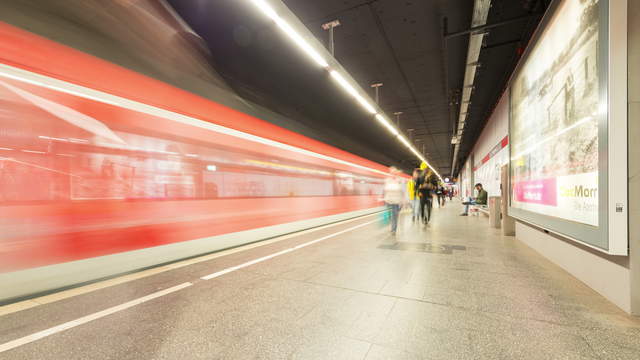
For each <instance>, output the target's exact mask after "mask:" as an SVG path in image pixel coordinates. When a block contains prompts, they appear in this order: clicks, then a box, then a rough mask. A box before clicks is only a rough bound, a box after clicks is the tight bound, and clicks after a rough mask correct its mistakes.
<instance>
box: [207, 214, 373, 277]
mask: <svg viewBox="0 0 640 360" xmlns="http://www.w3.org/2000/svg"><path fill="white" fill-rule="evenodd" d="M376 221H377V220H372V221H368V222H366V223H362V224H359V225H356V226H353V227H350V228H348V229H344V230H341V231H338V232H336V233H333V234H330V235H327V236H323V237H321V238H319V239H315V240H312V241H309V242H306V243H303V244H300V245H296V246H294V247H292V248H288V249H285V250H282V251H278V252H277V253H273V254H271V255H267V256H263V257H261V258H257V259H254V260H251V261H247V262H246V263H244V264H240V265H236V266H233V267H230V268H226V269H224V270H220V271H218V272H214V273H213V274H209V275H206V276H203V277H201V278H200V279H202V280H210V279H213V278H217V277H218V276H222V275H225V274H228V273H230V272H234V271H236V270H240V269H242V268H246V267H247V266H251V265H254V264H257V263H260V262H263V261H265V260H269V259H273V258H274V257H276V256H280V255H284V254H286V253H290V252H292V251H295V250H298V249H302V248H303V247H305V246H309V245H312V244H315V243H318V242H320V241H324V240H327V239H330V238H332V237H335V236H338V235H341V234H344V233H346V232H349V231H352V230H355V229H357V228H361V227H363V226H366V225H369V224H371V223H374V222H376Z"/></svg>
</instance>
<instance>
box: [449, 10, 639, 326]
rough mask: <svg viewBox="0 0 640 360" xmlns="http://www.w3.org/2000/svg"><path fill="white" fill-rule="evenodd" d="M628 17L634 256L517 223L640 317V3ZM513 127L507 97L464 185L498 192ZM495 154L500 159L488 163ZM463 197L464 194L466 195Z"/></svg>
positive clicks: (526, 239) (538, 245) (552, 256)
mask: <svg viewBox="0 0 640 360" xmlns="http://www.w3.org/2000/svg"><path fill="white" fill-rule="evenodd" d="M627 16H628V18H627V27H628V28H627V32H628V49H627V51H628V53H627V56H628V137H629V154H628V155H629V156H628V158H629V163H628V176H629V180H628V186H629V220H630V221H629V256H611V255H606V254H603V253H601V252H599V251H595V250H593V249H590V248H588V247H586V246H583V245H580V244H578V243H576V242H574V241H571V240H567V239H563V238H562V237H559V236H555V235H552V234H549V233H548V232H545V231H544V230H543V229H539V228H537V227H535V226H532V225H529V224H527V223H524V222H517V224H516V239H517V240H519V241H521V242H523V243H524V244H526V245H528V246H529V247H531V248H532V249H534V250H535V251H537V252H538V253H540V254H541V255H543V256H544V257H546V258H547V259H549V260H550V261H552V262H554V263H555V264H557V265H558V266H560V267H562V268H563V269H564V270H566V271H567V272H569V273H570V274H572V275H573V276H575V277H576V278H578V279H579V280H580V281H582V282H584V283H585V284H586V285H588V286H589V287H591V288H592V289H594V290H595V291H597V292H598V293H600V294H601V295H602V296H604V297H605V298H607V299H608V300H609V301H611V302H613V303H614V304H616V305H617V306H618V307H620V308H621V309H623V310H624V311H626V312H628V313H631V314H634V315H640V222H638V221H632V220H633V219H639V218H640V162H639V161H638V159H640V144H639V143H638V142H637V141H633V140H634V138H635V137H637V135H638V134H640V2H638V1H629V2H628V11H627ZM508 128H509V96H508V93H505V94H504V95H503V96H502V98H501V100H500V101H499V103H498V105H497V106H496V109H495V111H494V112H493V114H492V115H491V117H490V119H489V121H488V122H487V125H486V126H485V128H484V129H483V131H482V133H481V135H480V137H479V138H478V141H477V143H476V144H475V146H474V148H473V151H472V153H471V155H470V156H469V158H468V160H467V163H465V166H464V167H463V168H462V169H461V180H462V182H461V184H468V183H470V182H476V183H477V182H481V183H483V185H484V186H485V188H487V190H488V192H489V196H492V195H494V193H496V190H495V189H496V186H498V188H499V177H498V178H494V177H493V176H492V175H491V170H492V168H493V167H497V164H499V163H504V164H506V163H507V162H508V160H509V155H508V154H509V149H508V146H505V147H504V148H502V149H500V150H499V151H498V152H495V146H496V144H498V143H499V142H500V141H501V139H502V138H504V137H505V136H507V135H508ZM492 150H493V152H495V154H494V155H493V156H491V157H490V159H488V161H485V162H484V163H483V160H484V159H486V156H487V154H491V153H492ZM468 166H471V167H472V169H474V168H475V170H474V171H473V173H472V174H468V173H467V172H466V171H465V170H466V169H467V167H468ZM496 179H497V180H496ZM496 181H497V183H496ZM469 186H473V185H469ZM462 192H463V195H464V190H463V191H462ZM471 196H473V195H471Z"/></svg>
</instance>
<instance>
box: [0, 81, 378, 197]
mask: <svg viewBox="0 0 640 360" xmlns="http://www.w3.org/2000/svg"><path fill="white" fill-rule="evenodd" d="M83 106H84V105H83V103H81V102H80V103H78V105H77V107H78V109H74V108H71V107H69V106H67V105H65V104H62V103H56V102H53V101H51V100H50V99H47V98H44V97H42V96H41V95H37V94H34V93H31V92H29V91H28V90H25V89H24V88H22V87H21V86H20V84H19V83H17V82H14V83H10V82H9V80H0V108H1V109H2V111H1V112H0V128H1V129H2V130H1V131H2V133H0V188H1V189H2V191H1V192H0V201H2V202H20V201H43V200H51V201H60V200H98V199H101V200H105V199H203V198H205V199H211V198H234V197H283V196H336V195H378V194H380V191H381V184H382V180H381V179H380V178H371V177H367V176H362V175H359V174H356V173H349V172H344V171H337V170H334V169H328V168H322V167H318V166H313V165H309V164H304V163H298V162H293V161H291V160H288V159H283V158H274V156H273V155H272V156H265V155H262V156H260V154H256V153H252V152H251V151H250V150H242V149H237V148H236V149H233V148H222V147H221V146H219V145H217V144H215V143H213V144H203V143H201V142H195V141H189V139H174V138H173V137H171V136H167V135H166V134H165V135H164V136H163V134H162V131H160V130H159V131H158V132H157V134H147V133H145V134H144V135H143V134H137V133H134V132H133V131H131V130H128V131H123V130H121V129H118V130H116V129H113V128H111V127H110V126H109V125H110V124H109V119H100V120H98V119H95V118H92V117H91V116H89V115H87V114H85V113H83V112H81V111H80V110H81V109H82V108H83ZM133 113H134V112H133ZM134 114H135V113H134ZM17 119H19V121H16V120H17Z"/></svg>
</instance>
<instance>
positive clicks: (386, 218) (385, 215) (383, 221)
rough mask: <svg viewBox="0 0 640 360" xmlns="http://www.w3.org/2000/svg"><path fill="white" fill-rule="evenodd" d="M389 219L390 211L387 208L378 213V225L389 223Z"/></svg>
mask: <svg viewBox="0 0 640 360" xmlns="http://www.w3.org/2000/svg"><path fill="white" fill-rule="evenodd" d="M390 220H391V211H389V210H388V209H387V210H384V211H383V212H381V213H380V226H387V225H389V221H390Z"/></svg>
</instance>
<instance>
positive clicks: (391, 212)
mask: <svg viewBox="0 0 640 360" xmlns="http://www.w3.org/2000/svg"><path fill="white" fill-rule="evenodd" d="M404 200H405V194H404V183H403V181H402V179H401V178H400V170H398V169H397V168H395V167H393V166H392V167H390V168H389V176H388V177H387V179H386V180H385V183H384V202H385V204H387V211H386V212H387V215H386V216H388V219H389V223H391V235H395V234H396V231H397V230H398V215H399V214H400V207H401V205H402V203H403V202H404ZM383 219H384V218H383ZM383 221H384V220H383Z"/></svg>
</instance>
